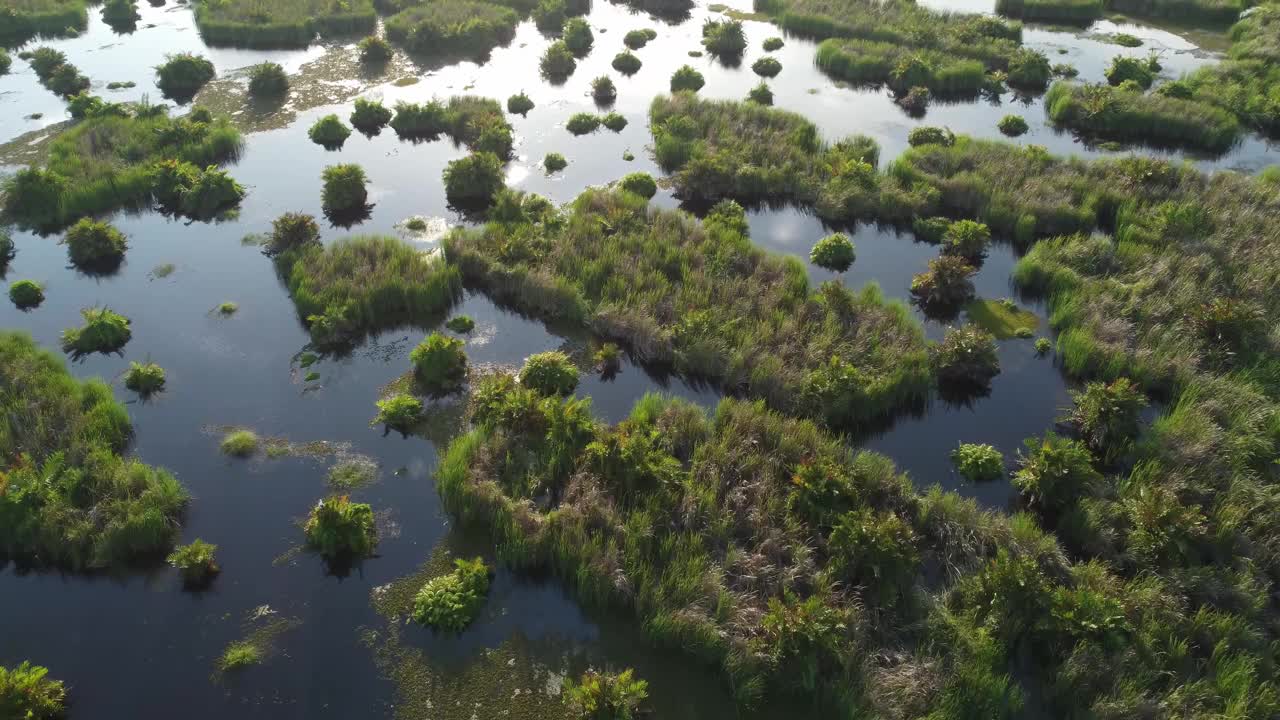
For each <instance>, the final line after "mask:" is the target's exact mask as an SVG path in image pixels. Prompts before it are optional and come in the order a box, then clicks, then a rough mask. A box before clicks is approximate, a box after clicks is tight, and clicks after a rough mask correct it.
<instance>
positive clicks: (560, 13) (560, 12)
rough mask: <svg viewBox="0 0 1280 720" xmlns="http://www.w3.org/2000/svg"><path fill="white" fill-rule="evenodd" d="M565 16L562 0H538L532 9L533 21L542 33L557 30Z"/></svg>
mask: <svg viewBox="0 0 1280 720" xmlns="http://www.w3.org/2000/svg"><path fill="white" fill-rule="evenodd" d="M567 17H568V11H567V9H566V8H565V4H564V0H539V2H538V6H537V7H535V8H534V9H533V23H534V25H537V26H538V29H539V30H541V31H542V32H544V33H556V32H559V31H560V29H561V28H563V27H564V21H565V19H566V18H567Z"/></svg>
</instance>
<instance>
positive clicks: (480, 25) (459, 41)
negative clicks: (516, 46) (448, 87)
mask: <svg viewBox="0 0 1280 720" xmlns="http://www.w3.org/2000/svg"><path fill="white" fill-rule="evenodd" d="M519 22H520V15H519V14H518V13H516V11H514V10H512V9H511V8H508V7H502V6H501V5H496V4H493V3H488V2H479V1H477V0H451V2H447V3H437V2H428V3H424V4H421V5H415V6H413V7H409V8H407V9H405V10H402V11H400V12H398V13H396V14H395V15H393V16H391V17H390V18H387V21H386V29H387V39H388V40H391V41H392V42H397V43H402V44H403V45H404V46H405V47H407V48H409V50H411V51H413V52H415V53H418V54H421V55H426V56H432V55H450V54H455V55H467V56H471V57H474V56H477V55H483V54H485V53H487V52H489V51H490V50H492V49H493V48H494V47H497V46H498V45H502V44H504V43H507V42H510V41H511V38H512V37H514V36H515V28H516V25H518V24H519Z"/></svg>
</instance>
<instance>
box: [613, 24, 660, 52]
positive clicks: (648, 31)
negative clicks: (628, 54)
mask: <svg viewBox="0 0 1280 720" xmlns="http://www.w3.org/2000/svg"><path fill="white" fill-rule="evenodd" d="M657 37H658V32H657V31H656V30H654V29H653V28H645V29H643V30H629V31H627V34H626V35H623V36H622V44H623V45H626V46H627V47H629V48H631V49H632V50H639V49H640V48H642V47H644V46H645V45H648V44H649V41H651V40H655V39H657Z"/></svg>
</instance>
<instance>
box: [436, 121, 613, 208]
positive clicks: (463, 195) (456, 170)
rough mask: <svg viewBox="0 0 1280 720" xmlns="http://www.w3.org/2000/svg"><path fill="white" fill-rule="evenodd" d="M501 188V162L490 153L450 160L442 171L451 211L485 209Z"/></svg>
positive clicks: (474, 154) (502, 181)
mask: <svg viewBox="0 0 1280 720" xmlns="http://www.w3.org/2000/svg"><path fill="white" fill-rule="evenodd" d="M592 117H594V116H592ZM504 187H506V178H505V176H504V175H503V172H502V160H500V159H499V158H498V156H497V155H494V154H493V153H490V152H477V153H472V154H470V155H468V156H466V157H464V158H459V159H457V160H452V161H450V162H449V164H448V165H447V166H446V167H445V169H444V194H445V198H447V199H448V200H449V204H451V205H453V206H454V207H462V208H483V207H487V206H489V205H490V204H491V203H492V202H493V198H494V196H495V195H497V194H498V192H499V191H501V190H502V188H504Z"/></svg>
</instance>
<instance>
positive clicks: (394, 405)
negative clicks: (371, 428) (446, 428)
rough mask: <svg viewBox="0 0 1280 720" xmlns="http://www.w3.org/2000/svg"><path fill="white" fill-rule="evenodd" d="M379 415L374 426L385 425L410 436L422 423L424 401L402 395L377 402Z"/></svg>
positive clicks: (374, 420)
mask: <svg viewBox="0 0 1280 720" xmlns="http://www.w3.org/2000/svg"><path fill="white" fill-rule="evenodd" d="M377 406H378V415H377V417H375V418H374V419H373V424H374V425H385V426H387V427H388V428H390V429H392V430H395V431H396V432H399V433H402V434H408V433H409V432H411V431H412V430H413V429H414V428H415V427H417V426H418V424H419V423H421V422H422V418H423V414H422V401H421V400H419V399H418V398H416V397H414V396H412V395H407V394H405V393H400V394H397V395H392V396H391V397H389V398H386V399H385V400H379V401H378V402H377Z"/></svg>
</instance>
